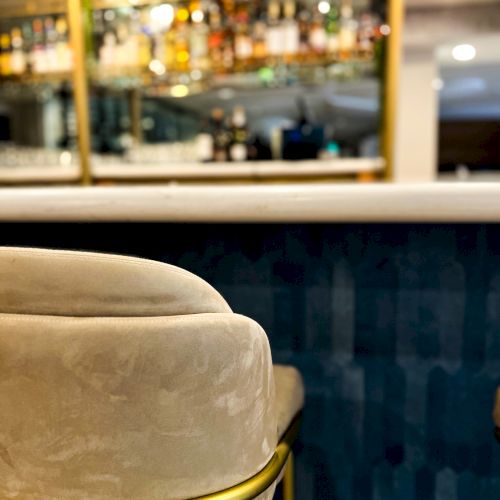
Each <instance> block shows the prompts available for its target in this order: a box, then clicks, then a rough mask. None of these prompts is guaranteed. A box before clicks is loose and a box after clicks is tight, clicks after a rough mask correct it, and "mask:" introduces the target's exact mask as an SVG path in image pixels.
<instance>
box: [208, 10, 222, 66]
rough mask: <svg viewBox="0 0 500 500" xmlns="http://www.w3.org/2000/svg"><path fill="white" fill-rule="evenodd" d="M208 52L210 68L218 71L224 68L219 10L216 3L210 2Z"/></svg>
mask: <svg viewBox="0 0 500 500" xmlns="http://www.w3.org/2000/svg"><path fill="white" fill-rule="evenodd" d="M209 26H210V33H209V35H208V53H209V56H210V62H211V64H212V69H213V70H214V71H215V72H217V73H220V72H222V71H223V70H224V64H223V42H224V31H223V29H222V17H221V11H220V8H219V6H218V5H217V4H212V5H211V6H210V8H209Z"/></svg>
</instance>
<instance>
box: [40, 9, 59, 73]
mask: <svg viewBox="0 0 500 500" xmlns="http://www.w3.org/2000/svg"><path fill="white" fill-rule="evenodd" d="M43 25H44V29H45V59H46V64H47V71H49V72H51V71H60V68H59V61H58V59H57V49H56V42H57V32H56V28H55V23H54V18H52V17H50V16H49V17H46V18H45V19H44V23H43Z"/></svg>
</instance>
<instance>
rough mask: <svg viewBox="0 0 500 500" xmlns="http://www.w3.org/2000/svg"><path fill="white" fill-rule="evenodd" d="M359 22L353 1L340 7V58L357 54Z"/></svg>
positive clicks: (348, 57) (344, 58)
mask: <svg viewBox="0 0 500 500" xmlns="http://www.w3.org/2000/svg"><path fill="white" fill-rule="evenodd" d="M357 31H358V23H357V21H356V20H355V19H354V17H353V9H352V3H351V1H350V0H348V1H346V2H345V3H344V4H343V5H342V7H341V8H340V33H339V50H340V58H341V59H343V60H347V59H350V58H352V57H354V56H355V55H356V39H357Z"/></svg>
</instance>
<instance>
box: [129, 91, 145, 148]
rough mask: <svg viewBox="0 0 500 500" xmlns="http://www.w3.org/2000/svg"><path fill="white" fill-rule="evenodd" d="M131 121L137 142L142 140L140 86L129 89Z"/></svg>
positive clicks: (133, 135) (133, 134)
mask: <svg viewBox="0 0 500 500" xmlns="http://www.w3.org/2000/svg"><path fill="white" fill-rule="evenodd" d="M129 106H130V121H131V132H132V137H133V138H134V140H135V142H136V143H140V142H142V126H141V118H142V109H141V108H142V101H141V91H140V89H138V88H132V89H130V91H129Z"/></svg>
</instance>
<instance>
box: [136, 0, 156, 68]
mask: <svg viewBox="0 0 500 500" xmlns="http://www.w3.org/2000/svg"><path fill="white" fill-rule="evenodd" d="M139 16H140V20H139V21H138V22H140V26H141V27H140V30H139V33H137V34H136V42H135V43H136V44H137V46H138V57H139V60H138V66H139V67H141V68H143V69H144V68H147V67H148V66H149V63H150V62H151V56H152V47H151V30H150V28H149V24H148V23H149V10H148V9H142V10H141V11H140V14H139Z"/></svg>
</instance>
